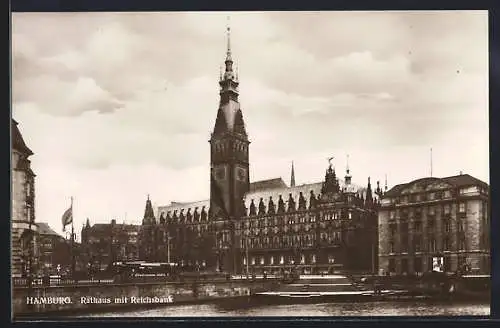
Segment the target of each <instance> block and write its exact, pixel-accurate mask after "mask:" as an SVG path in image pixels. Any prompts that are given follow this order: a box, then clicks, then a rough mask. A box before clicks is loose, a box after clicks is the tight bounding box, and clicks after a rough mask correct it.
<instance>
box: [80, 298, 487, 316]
mask: <svg viewBox="0 0 500 328" xmlns="http://www.w3.org/2000/svg"><path fill="white" fill-rule="evenodd" d="M488 315H490V304H489V303H475V304H450V303H442V302H436V303H429V302H422V303H419V302H400V303H399V302H367V303H324V304H297V305H260V306H253V307H243V306H242V307H239V308H238V307H231V308H228V307H227V306H221V305H217V304H200V305H179V306H176V305H168V306H165V307H160V308H158V307H157V308H154V309H147V310H143V309H141V310H135V311H119V312H118V311H117V312H106V313H95V314H91V315H89V314H86V315H82V316H81V317H162V318H165V317H212V316H222V317H247V316H248V317H259V316H283V317H292V316H293V317H299V316H323V317H324V316H488Z"/></svg>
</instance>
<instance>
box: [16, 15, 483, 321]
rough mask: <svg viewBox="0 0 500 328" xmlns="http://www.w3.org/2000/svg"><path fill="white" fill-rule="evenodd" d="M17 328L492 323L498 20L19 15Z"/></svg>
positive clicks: (465, 17) (462, 17)
mask: <svg viewBox="0 0 500 328" xmlns="http://www.w3.org/2000/svg"><path fill="white" fill-rule="evenodd" d="M10 51H11V72H12V73H11V76H12V79H11V95H12V97H11V101H12V105H11V106H12V113H11V114H12V119H11V123H10V126H11V172H10V174H11V231H10V235H11V241H10V242H11V260H10V261H11V286H12V294H11V295H12V300H11V304H12V308H11V312H12V316H13V319H14V320H40V319H50V320H52V319H65V320H71V319H77V318H78V319H81V318H179V317H226V318H228V317H239V318H241V317H288V318H290V317H296V316H300V317H323V318H325V317H336V318H338V317H341V318H342V317H367V316H369V317H377V316H383V317H391V316H411V317H419V316H426V317H428V316H433V317H434V316H436V317H439V316H447V317H450V316H451V317H458V316H489V315H490V301H491V300H490V294H491V269H490V266H491V261H490V259H491V258H490V248H491V247H490V231H491V230H490V186H489V184H490V181H489V179H490V178H489V171H490V168H489V160H490V158H489V157H490V155H489V122H488V115H489V111H488V108H489V99H488V98H489V96H488V95H489V85H488V79H489V68H488V65H489V62H488V56H489V52H488V51H489V50H488V11H486V10H483V11H479V10H478V11H459V10H456V11H307V12H306V11H288V12H279V11H274V12H265V11H251V12H222V11H221V12H64V13H63V12H61V13H55V12H54V13H49V12H45V13H41V12H39V13H22V12H16V13H13V14H12V25H11V49H10Z"/></svg>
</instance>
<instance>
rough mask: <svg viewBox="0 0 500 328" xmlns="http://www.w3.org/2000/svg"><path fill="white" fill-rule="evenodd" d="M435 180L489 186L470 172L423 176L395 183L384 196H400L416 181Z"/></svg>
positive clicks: (461, 184) (459, 185)
mask: <svg viewBox="0 0 500 328" xmlns="http://www.w3.org/2000/svg"><path fill="white" fill-rule="evenodd" d="M435 181H444V182H447V183H449V184H451V185H452V186H454V187H467V186H481V187H484V188H488V184H487V183H486V182H484V181H481V180H479V179H477V178H474V177H473V176H471V175H469V174H460V175H454V176H451V177H445V178H432V177H427V178H421V179H417V180H413V181H411V182H408V183H402V184H398V185H395V186H394V187H392V188H391V189H389V190H388V191H387V192H386V193H385V194H384V197H394V196H398V195H399V194H400V193H401V191H403V189H404V188H406V187H408V186H410V185H412V184H415V183H423V184H429V183H432V182H435Z"/></svg>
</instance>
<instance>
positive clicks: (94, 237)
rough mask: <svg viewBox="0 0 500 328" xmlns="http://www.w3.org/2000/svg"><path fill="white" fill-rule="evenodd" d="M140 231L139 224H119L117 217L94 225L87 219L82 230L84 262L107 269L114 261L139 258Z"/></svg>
mask: <svg viewBox="0 0 500 328" xmlns="http://www.w3.org/2000/svg"><path fill="white" fill-rule="evenodd" d="M139 231H140V226H139V225H134V224H125V223H123V224H119V223H116V220H115V219H113V220H111V223H96V224H94V225H92V226H91V225H90V221H89V219H87V222H86V223H85V225H84V226H83V228H82V232H81V236H82V257H83V258H84V263H87V266H89V267H92V268H94V269H96V270H105V269H106V268H107V267H108V265H110V264H111V263H113V262H118V261H135V260H138V259H139Z"/></svg>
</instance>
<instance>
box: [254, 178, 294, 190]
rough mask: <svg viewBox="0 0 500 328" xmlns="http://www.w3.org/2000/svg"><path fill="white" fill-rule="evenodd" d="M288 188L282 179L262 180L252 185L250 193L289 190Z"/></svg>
mask: <svg viewBox="0 0 500 328" xmlns="http://www.w3.org/2000/svg"><path fill="white" fill-rule="evenodd" d="M287 187H288V186H287V185H286V183H285V182H284V181H283V179H282V178H275V179H268V180H260V181H255V182H252V183H250V192H255V191H260V190H266V189H276V188H287Z"/></svg>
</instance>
